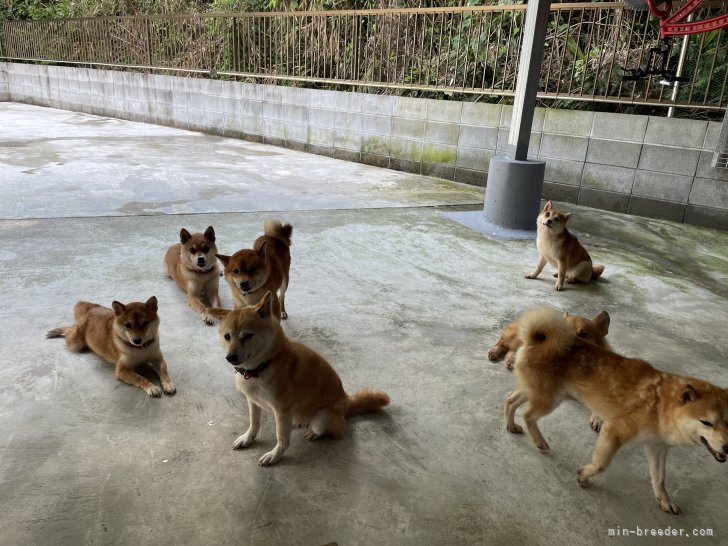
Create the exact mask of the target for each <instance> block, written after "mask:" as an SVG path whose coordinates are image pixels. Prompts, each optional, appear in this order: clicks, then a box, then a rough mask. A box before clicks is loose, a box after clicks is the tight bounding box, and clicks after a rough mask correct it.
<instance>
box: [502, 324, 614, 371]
mask: <svg viewBox="0 0 728 546" xmlns="http://www.w3.org/2000/svg"><path fill="white" fill-rule="evenodd" d="M564 318H565V319H566V321H567V322H568V323H569V324H571V326H572V327H573V328H574V331H575V332H576V335H577V336H579V337H580V338H581V339H583V340H586V341H590V342H592V343H595V344H597V345H599V346H600V347H604V348H607V349H609V344H608V343H607V340H606V339H604V338H605V337H606V336H607V334H608V333H609V313H607V312H606V311H602V312H601V313H599V314H598V315H597V316H596V317H594V318H593V319H589V318H586V317H580V316H578V315H569V313H564ZM520 346H521V344H520V342H519V341H518V320H514V321H513V322H511V323H510V324H508V326H506V327H505V328H503V332H501V335H500V337H499V338H498V341H496V342H495V345H493V346H492V347H491V348H490V350H489V351H488V359H489V360H492V361H494V362H495V361H497V360H499V359H500V358H501V357H502V356H503V355H504V354H505V355H506V358H505V361H504V364H505V366H506V368H508V369H509V370H511V369H513V363H514V362H515V361H516V351H517V350H518V347H520Z"/></svg>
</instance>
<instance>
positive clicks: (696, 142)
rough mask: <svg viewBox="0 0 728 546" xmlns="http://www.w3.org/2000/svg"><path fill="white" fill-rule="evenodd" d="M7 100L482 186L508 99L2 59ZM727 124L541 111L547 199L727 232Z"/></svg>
mask: <svg viewBox="0 0 728 546" xmlns="http://www.w3.org/2000/svg"><path fill="white" fill-rule="evenodd" d="M3 78H4V79H5V80H7V88H8V91H9V99H10V100H13V101H17V102H25V103H31V104H38V105H43V106H51V107H55V108H62V109H68V110H75V111H80V112H87V113H91V114H99V115H105V116H113V117H119V118H125V119H130V120H134V121H143V122H149V123H157V124H161V125H171V126H175V127H181V128H184V129H191V130H198V131H204V132H211V133H215V134H220V135H224V136H233V137H241V138H245V139H248V140H254V141H259V142H267V143H271V144H275V145H280V146H287V147H290V148H294V149H297V150H303V151H308V152H312V153H316V154H322V155H327V156H331V157H337V158H340V159H345V160H348V161H358V162H362V163H367V164H371V165H377V166H381V167H389V168H392V169H397V170H403V171H408V172H414V173H421V174H426V175H432V176H438V177H441V178H447V179H451V180H457V181H460V182H465V183H468V184H475V185H480V186H484V185H485V182H486V179H487V171H488V162H489V159H490V157H491V156H493V155H494V154H496V153H502V152H503V151H504V150H505V146H506V142H507V137H508V126H509V124H510V117H511V108H510V107H509V106H501V105H488V104H479V103H462V102H455V101H438V100H429V99H412V98H406V97H391V96H382V95H370V94H362V93H347V92H336V91H321V90H308V89H297V88H289V87H279V86H272V85H255V84H245V83H236V82H222V81H214V80H207V79H200V78H184V77H181V78H180V77H168V76H162V75H149V74H138V73H131V72H113V71H105V70H92V69H83V68H71V67H52V66H41V65H29V64H14V63H0V100H1V99H2V92H3V91H2V90H3V83H2V82H3V81H4V80H3ZM720 128H721V124H720V123H716V122H707V121H693V120H684V119H667V118H662V117H651V116H631V115H621V114H605V113H595V112H574V111H566V110H538V111H537V113H536V116H535V119H534V122H533V133H532V139H531V147H530V153H531V155H532V157H538V158H543V159H545V160H546V180H545V182H546V183H545V190H544V197H548V198H553V199H557V200H562V201H568V202H573V203H579V204H583V205H587V206H592V207H595V208H601V209H607V210H613V211H619V212H628V213H632V214H638V215H644V216H650V217H657V218H666V219H670V220H675V221H684V222H688V223H692V224H698V225H704V226H709V227H720V228H723V229H728V170H723V169H715V168H712V167H711V159H712V155H713V152H714V150H715V146H716V143H717V141H718V137H719V134H720Z"/></svg>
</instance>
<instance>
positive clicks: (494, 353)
mask: <svg viewBox="0 0 728 546" xmlns="http://www.w3.org/2000/svg"><path fill="white" fill-rule="evenodd" d="M498 357H500V351H499V350H498V347H497V346H496V347H491V348H490V350H489V351H488V360H490V361H491V362H493V361H496V360H498Z"/></svg>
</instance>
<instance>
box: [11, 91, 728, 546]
mask: <svg viewBox="0 0 728 546" xmlns="http://www.w3.org/2000/svg"><path fill="white" fill-rule="evenodd" d="M0 121H2V123H0V183H1V184H2V186H1V187H2V192H3V198H2V202H0V218H2V219H1V220H0V233H1V234H2V245H0V262H2V272H3V275H2V276H1V277H0V298H1V299H0V303H1V304H2V308H3V310H4V311H5V313H4V317H5V319H4V320H3V325H2V329H0V344H1V346H2V347H3V352H2V354H1V355H0V483H2V495H0V511H1V512H2V514H3V517H2V518H0V543H2V544H48V543H54V544H69V545H71V544H151V543H167V544H251V545H269V544H281V545H288V544H301V545H311V544H314V545H324V544H330V543H334V542H335V543H337V544H339V545H349V544H367V545H369V544H418V545H421V544H514V545H515V544H519V545H520V544H544V545H545V544H567V543H569V544H606V543H609V544H613V543H615V541H618V542H619V543H626V544H656V543H662V542H663V541H664V542H667V543H673V544H682V543H684V542H686V541H685V540H684V539H683V540H682V541H681V540H680V539H677V538H675V539H665V538H654V539H646V538H639V537H636V536H633V537H631V538H609V537H608V529H610V528H613V529H616V528H617V527H619V528H622V529H628V530H635V529H636V528H637V527H639V528H640V529H644V528H650V529H652V528H654V529H665V528H667V527H668V526H670V527H671V528H678V529H683V530H684V531H685V532H688V533H692V532H693V529H698V530H699V529H710V530H712V533H713V535H714V538H712V539H710V540H708V539H696V538H691V539H689V543H698V544H700V543H705V544H707V543H712V544H718V543H721V542H722V541H724V540H725V538H726V537H728V522H726V519H725V506H726V503H728V487H726V486H727V485H728V475H727V474H726V471H728V468H727V467H726V466H725V465H720V464H718V463H716V462H715V460H714V459H713V458H712V457H711V456H710V454H709V453H708V452H707V451H706V450H705V449H704V448H702V447H699V446H695V447H690V446H688V447H681V448H676V449H674V450H672V451H671V453H670V457H669V459H668V469H667V486H668V490H669V491H670V492H671V494H672V495H673V500H674V501H675V502H677V503H678V504H679V505H680V506H681V507H682V508H683V511H684V515H683V516H679V517H676V516H668V515H666V514H663V513H662V512H661V511H660V510H659V509H658V507H657V504H656V503H655V501H654V499H653V496H652V492H651V489H650V485H649V476H648V469H647V464H646V462H645V461H644V458H643V455H642V452H641V449H640V448H639V447H638V446H636V445H632V446H628V447H627V448H625V449H623V451H621V452H620V453H619V454H618V455H617V457H616V458H615V460H614V462H613V464H612V466H611V467H610V468H609V470H608V471H607V472H606V473H605V474H604V475H602V476H600V477H598V478H595V479H594V480H593V485H592V488H591V489H589V490H582V489H580V488H579V487H578V486H577V485H576V480H575V472H576V468H577V467H578V466H580V465H582V464H584V463H585V462H587V461H588V460H589V459H590V456H591V449H592V448H593V445H594V441H595V439H596V436H595V435H594V433H593V432H591V431H590V430H589V428H588V426H587V418H588V411H587V410H586V409H585V408H583V407H580V406H578V405H577V404H576V403H565V404H564V405H562V407H560V408H559V409H558V410H557V411H556V412H554V413H553V414H552V415H550V416H549V417H547V418H545V419H544V420H543V422H542V426H541V428H542V430H543V432H544V434H545V436H546V437H547V439H548V440H549V442H550V443H551V446H552V452H551V454H549V455H543V454H541V453H539V452H538V450H537V449H536V448H535V447H534V446H533V444H532V443H531V442H530V440H529V439H528V438H525V437H515V436H512V435H510V434H508V433H507V432H506V431H505V429H504V427H503V426H502V417H501V414H502V408H503V399H504V397H505V396H506V395H507V394H508V393H509V392H510V390H511V389H512V388H513V376H512V374H511V373H510V372H508V371H507V370H505V369H504V368H503V366H502V364H493V363H490V362H488V361H487V359H486V357H485V353H486V351H487V349H488V347H489V346H490V345H491V344H492V343H493V342H494V341H495V339H496V338H497V337H498V333H499V330H500V328H502V327H503V326H504V325H505V324H506V323H507V322H508V321H510V320H511V319H513V318H514V317H515V316H516V315H517V314H518V313H519V312H520V311H521V310H522V309H523V308H525V307H528V306H531V305H544V304H545V305H553V306H556V307H558V308H561V309H566V310H568V311H570V312H573V313H578V314H587V315H590V316H593V315H596V314H597V313H598V312H599V311H600V310H601V309H607V310H608V311H609V313H610V314H611V316H612V328H611V330H610V334H609V340H610V342H611V344H612V345H613V347H614V348H615V349H616V350H617V351H619V352H622V353H625V354H628V355H634V356H640V357H642V358H645V359H647V360H648V361H650V362H652V363H653V364H654V365H656V366H658V367H661V368H663V369H666V370H669V371H674V372H679V373H685V374H691V375H695V376H698V377H701V378H703V379H706V380H709V381H712V382H715V383H718V384H721V385H723V386H727V385H728V369H727V368H726V360H727V357H728V340H727V339H726V335H725V332H726V326H725V325H726V324H727V323H728V283H727V280H728V234H726V233H723V232H716V231H710V230H704V229H699V228H693V227H690V226H686V225H683V224H671V223H669V222H662V221H654V220H647V219H641V218H636V217H627V216H623V215H618V214H611V213H607V212H603V211H595V210H590V209H586V208H580V207H574V206H568V207H566V208H567V209H568V210H571V211H573V212H574V213H575V215H574V218H573V220H572V222H573V229H574V231H576V232H578V233H579V234H580V236H581V239H582V241H583V243H584V244H585V246H586V247H587V248H588V249H589V250H590V251H591V253H592V255H593V257H594V258H595V261H597V262H600V263H604V264H606V271H605V274H604V278H603V280H602V281H600V282H598V283H594V284H590V285H587V286H580V287H569V289H568V290H566V291H564V292H561V293H556V292H554V291H553V289H552V285H553V280H552V279H551V277H550V274H551V270H550V269H549V268H547V270H546V271H545V272H544V274H543V275H542V279H540V280H536V281H531V280H527V279H525V278H523V274H524V273H525V272H527V271H529V270H530V269H531V268H532V266H533V264H534V263H535V260H536V249H535V244H534V242H533V241H504V240H496V239H491V238H489V237H486V236H484V235H481V234H478V233H475V232H473V231H471V230H469V229H468V228H466V227H464V226H462V225H460V224H458V223H456V222H454V221H452V220H450V219H449V218H448V217H446V216H445V214H444V212H448V211H452V210H477V209H478V208H481V207H482V202H481V203H480V204H478V201H479V200H481V199H482V190H480V189H478V188H469V187H467V186H461V185H458V184H453V183H450V182H444V181H439V180H436V179H431V178H425V177H418V176H413V175H406V174H402V173H396V172H393V171H388V170H382V169H376V168H373V167H366V166H363V165H356V164H349V163H345V162H341V161H336V160H333V159H327V158H322V157H317V156H309V155H306V154H302V153H296V152H292V151H290V150H283V149H278V148H273V147H269V146H263V145H258V144H251V143H245V142H241V141H233V140H226V139H221V138H216V137H209V136H204V135H200V134H196V133H189V132H184V131H177V130H172V129H168V128H159V127H154V126H149V125H143V124H135V123H130V122H125V121H118V120H109V119H105V118H95V117H93V116H87V115H80V114H73V113H68V112H61V111H56V110H49V109H43V108H35V107H29V106H23V105H17V104H10V103H0ZM117 155H118V157H116V156H117ZM241 188H242V189H244V190H245V191H244V192H243V191H238V190H239V189H241ZM150 204H153V206H152V205H150ZM271 216H274V217H278V218H281V219H282V220H284V221H287V222H290V223H291V224H293V226H294V232H293V247H292V260H293V262H292V270H291V283H290V288H289V290H288V294H287V299H286V307H287V310H288V312H289V316H290V318H289V320H288V321H286V322H285V324H284V329H285V331H286V333H287V334H288V335H289V336H290V337H292V338H294V339H297V340H299V341H302V342H304V343H306V344H308V345H310V346H311V347H313V348H315V349H316V350H318V351H319V352H320V353H321V354H323V355H324V356H325V357H326V358H327V359H328V360H329V361H330V362H331V364H332V365H333V366H334V367H335V368H336V369H337V371H338V372H339V374H340V375H341V377H342V380H343V383H344V386H345V388H346V389H347V390H349V391H350V392H351V391H354V390H358V389H359V388H361V387H373V388H379V389H382V390H385V391H386V392H388V393H389V395H390V396H391V398H392V405H391V406H390V407H389V408H387V410H386V411H385V412H383V413H381V414H376V415H363V416H359V417H356V418H353V419H352V420H351V422H350V424H349V427H348V430H347V433H346V435H345V437H344V438H343V439H341V440H331V439H323V440H321V441H319V442H315V443H309V442H306V441H305V440H304V439H303V438H302V433H301V431H296V432H294V434H293V439H292V445H291V447H290V448H289V450H288V452H287V453H286V455H285V457H284V459H283V460H282V461H281V462H280V463H279V464H278V465H276V466H275V467H272V468H259V467H258V466H257V460H258V457H259V456H260V455H261V454H262V453H263V452H264V451H267V450H269V449H270V448H271V447H272V445H273V443H274V441H275V435H274V424H273V420H272V418H270V417H269V416H267V415H264V417H263V425H262V429H261V434H260V436H259V439H258V440H257V441H256V442H255V443H254V444H253V445H252V446H251V447H250V448H248V449H247V450H244V451H233V450H232V449H231V445H232V442H233V441H234V439H235V438H236V437H237V436H238V435H239V434H241V433H242V432H243V431H244V430H245V428H246V427H247V409H246V404H245V401H244V399H243V396H242V395H241V394H239V393H238V392H237V391H236V390H235V387H234V384H233V374H232V373H231V371H230V369H229V368H230V367H229V365H228V364H227V362H226V361H225V359H224V353H223V350H222V348H221V347H220V345H219V342H218V339H217V329H216V328H211V327H206V326H204V325H203V324H202V321H201V320H199V319H198V317H197V316H196V315H195V314H194V313H193V312H192V310H191V309H189V308H188V307H187V305H186V304H185V300H184V296H183V294H182V293H181V292H180V291H179V290H178V289H177V288H176V286H174V285H173V283H172V281H171V280H169V279H167V278H165V276H164V274H163V271H162V258H163V255H164V252H165V250H166V248H167V247H168V246H169V245H171V244H173V243H174V242H176V239H177V235H178V233H179V229H180V228H181V227H186V228H188V229H191V230H203V229H204V228H205V227H206V226H207V225H213V226H214V227H215V229H216V231H217V233H218V245H219V249H220V250H221V251H223V252H233V251H235V250H237V249H239V248H242V247H246V246H249V245H250V244H251V243H252V241H253V240H254V239H255V237H256V236H258V235H259V234H260V232H261V229H262V224H263V221H264V219H265V218H267V217H271ZM153 294H154V295H156V296H157V297H158V298H159V301H160V316H161V320H162V324H161V334H160V337H161V344H162V350H163V352H164V354H165V357H166V359H167V361H168V363H169V367H170V374H171V376H172V379H173V381H175V383H176V385H177V389H178V392H177V395H175V396H174V397H165V398H163V399H161V400H156V399H150V398H148V397H147V396H146V395H145V394H144V393H143V392H142V391H141V390H139V389H136V388H134V387H130V386H128V385H125V384H121V383H118V382H116V381H115V380H114V378H113V373H112V370H111V366H110V365H107V364H104V363H103V362H101V361H100V360H99V359H98V358H96V357H95V356H94V355H92V354H81V355H77V354H73V353H70V352H69V351H67V350H66V348H65V344H64V343H63V342H62V341H60V340H46V339H45V338H44V333H45V331H46V329H48V328H50V327H54V326H57V325H59V324H66V323H69V322H70V321H71V319H72V307H73V304H74V302H75V301H76V300H78V299H90V300H92V301H97V302H99V303H102V304H105V305H109V304H110V302H111V301H112V300H113V299H118V300H121V301H130V300H143V299H146V298H148V297H149V296H151V295H153ZM222 298H223V302H224V303H225V304H227V305H231V301H232V300H231V296H230V293H229V291H228V289H227V288H226V287H223V289H222ZM519 418H520V417H519Z"/></svg>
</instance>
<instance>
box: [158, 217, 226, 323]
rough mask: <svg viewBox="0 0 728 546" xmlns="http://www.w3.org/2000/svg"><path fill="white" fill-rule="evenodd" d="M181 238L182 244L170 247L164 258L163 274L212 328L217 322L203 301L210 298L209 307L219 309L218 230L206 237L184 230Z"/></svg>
mask: <svg viewBox="0 0 728 546" xmlns="http://www.w3.org/2000/svg"><path fill="white" fill-rule="evenodd" d="M179 238H180V242H179V243H177V244H175V245H172V246H171V247H169V250H167V254H165V256H164V272H165V273H166V274H167V275H168V276H170V277H172V278H173V279H174V281H175V282H176V283H177V286H179V287H180V288H181V289H182V290H184V291H185V292H186V294H187V304H188V305H189V306H190V307H192V309H194V310H195V311H197V312H198V313H199V314H200V315H202V320H203V321H204V322H205V323H206V324H212V323H213V322H214V321H213V319H212V317H211V316H210V315H209V314H208V313H207V305H205V303H203V301H202V298H203V297H206V298H207V300H208V301H207V303H209V304H210V307H220V297H219V295H218V288H219V284H220V279H219V277H220V269H219V267H218V265H217V258H216V257H215V254H217V247H216V246H215V230H214V229H213V228H212V226H209V227H208V228H207V229H206V230H205V233H195V234H192V235H191V234H190V232H189V231H187V230H186V229H184V228H183V229H182V230H181V231H180V232H179Z"/></svg>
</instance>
